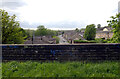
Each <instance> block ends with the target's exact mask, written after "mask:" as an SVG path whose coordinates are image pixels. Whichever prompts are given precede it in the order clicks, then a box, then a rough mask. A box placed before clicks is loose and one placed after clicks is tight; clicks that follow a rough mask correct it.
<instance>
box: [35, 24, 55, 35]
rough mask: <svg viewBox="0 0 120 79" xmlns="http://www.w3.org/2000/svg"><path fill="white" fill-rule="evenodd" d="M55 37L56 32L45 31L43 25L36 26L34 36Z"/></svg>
mask: <svg viewBox="0 0 120 79" xmlns="http://www.w3.org/2000/svg"><path fill="white" fill-rule="evenodd" d="M56 35H57V31H53V30H50V29H47V28H45V27H44V26H43V25H41V26H38V27H37V30H36V31H35V36H56Z"/></svg>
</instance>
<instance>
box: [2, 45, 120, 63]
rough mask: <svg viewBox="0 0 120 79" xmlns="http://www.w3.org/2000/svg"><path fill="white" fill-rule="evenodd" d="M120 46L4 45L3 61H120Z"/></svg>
mask: <svg viewBox="0 0 120 79" xmlns="http://www.w3.org/2000/svg"><path fill="white" fill-rule="evenodd" d="M119 59H120V44H81V45H50V44H49V45H32V44H31V45H2V60H3V61H10V60H19V61H20V60H23V61H25V60H40V61H46V60H51V61H52V60H58V61H84V60H86V61H101V60H119Z"/></svg>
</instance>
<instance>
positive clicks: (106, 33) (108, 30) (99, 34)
mask: <svg viewBox="0 0 120 79" xmlns="http://www.w3.org/2000/svg"><path fill="white" fill-rule="evenodd" d="M112 30H113V28H112V27H108V26H105V27H101V28H97V29H96V38H104V39H108V38H112V36H113V32H112Z"/></svg>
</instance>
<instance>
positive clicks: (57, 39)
mask: <svg viewBox="0 0 120 79" xmlns="http://www.w3.org/2000/svg"><path fill="white" fill-rule="evenodd" d="M53 38H55V39H56V44H58V43H59V41H60V38H59V37H57V36H53Z"/></svg>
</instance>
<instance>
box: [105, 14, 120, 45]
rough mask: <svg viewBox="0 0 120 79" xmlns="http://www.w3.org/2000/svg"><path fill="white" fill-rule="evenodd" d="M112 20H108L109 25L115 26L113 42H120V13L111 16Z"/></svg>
mask: <svg viewBox="0 0 120 79" xmlns="http://www.w3.org/2000/svg"><path fill="white" fill-rule="evenodd" d="M111 18H112V20H110V21H107V22H108V23H109V24H108V25H109V26H111V27H112V28H113V33H114V34H113V37H112V39H111V43H120V13H119V14H116V16H115V17H114V16H111Z"/></svg>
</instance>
